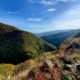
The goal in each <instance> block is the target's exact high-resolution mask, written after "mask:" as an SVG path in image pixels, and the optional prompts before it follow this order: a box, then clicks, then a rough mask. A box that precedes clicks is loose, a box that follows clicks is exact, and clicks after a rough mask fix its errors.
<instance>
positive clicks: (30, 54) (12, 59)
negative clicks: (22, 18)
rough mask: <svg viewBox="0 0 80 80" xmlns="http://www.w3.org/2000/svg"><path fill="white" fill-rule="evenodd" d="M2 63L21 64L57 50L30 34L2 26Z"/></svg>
mask: <svg viewBox="0 0 80 80" xmlns="http://www.w3.org/2000/svg"><path fill="white" fill-rule="evenodd" d="M0 32H1V33H0V62H1V63H4V62H5V63H13V64H16V63H20V62H22V61H25V60H28V59H31V58H34V57H37V56H39V55H40V54H42V53H43V52H47V51H53V50H55V49H56V48H55V47H54V46H52V45H51V44H48V43H47V42H45V41H44V40H42V39H40V38H38V37H36V36H35V35H33V34H32V33H30V32H25V31H21V30H18V29H16V28H15V27H12V26H9V25H4V24H0Z"/></svg>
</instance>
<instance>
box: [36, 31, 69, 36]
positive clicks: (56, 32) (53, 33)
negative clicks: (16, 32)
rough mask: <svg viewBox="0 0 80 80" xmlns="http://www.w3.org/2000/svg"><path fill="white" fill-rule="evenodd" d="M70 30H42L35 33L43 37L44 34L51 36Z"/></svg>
mask: <svg viewBox="0 0 80 80" xmlns="http://www.w3.org/2000/svg"><path fill="white" fill-rule="evenodd" d="M67 31H70V30H56V31H48V32H42V33H34V34H35V35H37V36H39V37H42V36H50V35H55V34H58V33H61V32H67Z"/></svg>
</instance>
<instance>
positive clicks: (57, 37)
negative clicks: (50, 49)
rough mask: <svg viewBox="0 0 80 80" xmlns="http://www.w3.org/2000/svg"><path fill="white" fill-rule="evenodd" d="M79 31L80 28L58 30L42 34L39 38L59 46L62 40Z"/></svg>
mask: <svg viewBox="0 0 80 80" xmlns="http://www.w3.org/2000/svg"><path fill="white" fill-rule="evenodd" d="M79 31H80V29H79V30H69V31H65V32H60V33H58V34H53V35H49V36H42V37H41V38H42V39H44V40H45V41H47V42H49V43H51V44H53V45H55V46H56V47H58V48H59V46H60V44H61V43H62V42H63V41H64V40H66V39H68V38H71V37H73V36H75V35H76V34H77V33H78V32H79Z"/></svg>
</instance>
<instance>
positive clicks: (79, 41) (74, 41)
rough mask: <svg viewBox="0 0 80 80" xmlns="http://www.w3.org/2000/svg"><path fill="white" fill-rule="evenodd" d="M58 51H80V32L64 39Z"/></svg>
mask: <svg viewBox="0 0 80 80" xmlns="http://www.w3.org/2000/svg"><path fill="white" fill-rule="evenodd" d="M60 51H61V52H62V51H64V52H65V53H80V32H77V34H76V35H75V36H73V37H72V38H68V39H66V40H65V41H64V42H63V43H62V44H61V45H60Z"/></svg>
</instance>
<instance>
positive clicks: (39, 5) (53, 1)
mask: <svg viewBox="0 0 80 80" xmlns="http://www.w3.org/2000/svg"><path fill="white" fill-rule="evenodd" d="M0 22H4V23H7V24H10V25H14V26H17V27H18V28H20V29H23V30H26V31H30V32H44V31H53V30H62V29H77V28H80V0H0Z"/></svg>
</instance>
